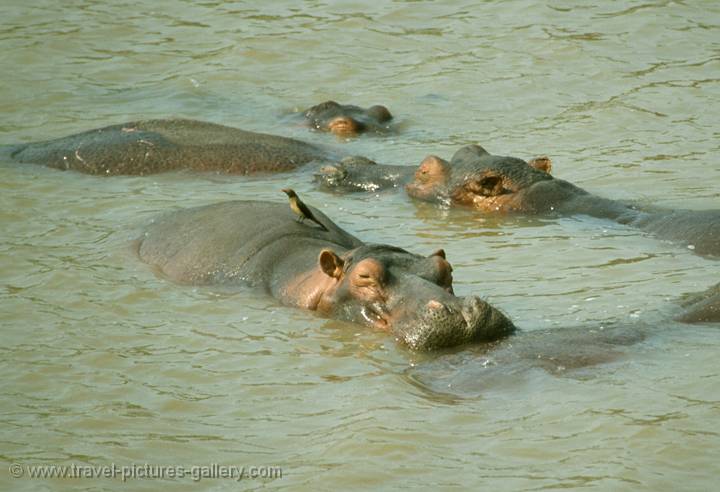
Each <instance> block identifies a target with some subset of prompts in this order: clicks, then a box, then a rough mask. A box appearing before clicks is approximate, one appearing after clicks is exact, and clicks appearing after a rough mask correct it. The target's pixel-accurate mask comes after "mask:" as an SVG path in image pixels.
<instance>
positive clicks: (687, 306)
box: [675, 283, 720, 323]
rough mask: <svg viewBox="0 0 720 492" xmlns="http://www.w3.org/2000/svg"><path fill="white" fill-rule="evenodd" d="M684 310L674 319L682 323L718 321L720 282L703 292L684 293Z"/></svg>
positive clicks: (719, 317)
mask: <svg viewBox="0 0 720 492" xmlns="http://www.w3.org/2000/svg"><path fill="white" fill-rule="evenodd" d="M681 305H682V306H683V308H684V312H683V313H682V314H681V315H680V316H678V317H676V318H675V319H676V320H678V321H681V322H683V323H720V283H719V284H717V285H715V286H713V287H710V288H709V289H708V290H706V291H705V292H700V293H696V294H689V295H686V296H685V297H684V299H683V301H682V303H681Z"/></svg>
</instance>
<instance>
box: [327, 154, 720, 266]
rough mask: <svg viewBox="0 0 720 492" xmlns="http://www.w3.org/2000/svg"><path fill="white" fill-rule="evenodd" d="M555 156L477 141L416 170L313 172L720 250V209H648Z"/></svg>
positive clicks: (345, 182)
mask: <svg viewBox="0 0 720 492" xmlns="http://www.w3.org/2000/svg"><path fill="white" fill-rule="evenodd" d="M550 167H551V164H550V160H549V159H548V158H546V157H544V158H535V159H532V160H530V161H528V162H526V161H524V160H522V159H518V158H515V157H506V156H497V155H492V154H490V153H488V152H487V151H486V150H485V149H483V148H482V147H480V146H478V145H468V146H466V147H463V148H461V149H460V150H458V151H457V152H456V153H455V155H454V156H453V158H452V159H451V160H450V161H449V162H448V161H445V160H443V159H441V158H439V157H436V156H428V157H426V158H425V159H424V160H423V162H422V163H421V164H420V166H419V167H418V168H416V169H413V168H409V167H406V166H385V165H379V164H373V163H367V162H362V161H361V162H360V163H355V162H354V163H346V164H343V163H341V164H337V165H328V166H324V167H322V168H321V170H320V172H319V173H318V174H317V175H316V179H317V180H318V181H319V182H320V183H321V185H322V186H323V187H325V188H331V189H337V190H341V191H360V190H365V191H377V190H381V189H383V188H388V187H404V189H405V191H406V192H407V194H408V195H409V196H411V197H413V198H415V199H418V200H423V201H431V202H438V203H442V204H445V205H447V206H465V207H471V208H473V209H475V210H477V211H478V212H480V213H483V214H508V213H522V214H533V215H535V214H556V215H570V214H585V215H590V216H593V217H598V218H606V219H612V220H615V221H617V222H620V223H622V224H627V225H630V226H634V227H638V228H640V229H642V230H644V231H647V232H649V233H651V234H653V235H655V236H657V237H660V238H663V239H670V240H673V241H678V242H684V243H686V244H688V245H689V246H691V247H692V249H693V251H695V253H697V254H699V255H703V256H720V210H701V211H696V210H675V211H671V210H663V209H655V210H647V211H642V210H640V209H638V208H637V207H635V206H631V205H627V204H624V203H621V202H617V201H614V200H609V199H607V198H601V197H598V196H596V195H592V194H590V193H588V192H587V191H585V190H583V189H582V188H579V187H577V186H575V185H573V184H571V183H569V182H567V181H564V180H562V179H556V178H554V177H553V176H552V175H551V174H550V172H549V171H550Z"/></svg>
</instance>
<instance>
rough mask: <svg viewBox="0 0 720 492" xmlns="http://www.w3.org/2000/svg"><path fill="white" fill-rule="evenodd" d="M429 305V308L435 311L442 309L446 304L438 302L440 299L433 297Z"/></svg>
mask: <svg viewBox="0 0 720 492" xmlns="http://www.w3.org/2000/svg"><path fill="white" fill-rule="evenodd" d="M427 307H428V308H429V309H432V310H434V311H437V310H438V309H442V308H443V307H445V306H443V305H442V303H440V302H438V301H436V300H434V299H433V300H431V301H428V303H427Z"/></svg>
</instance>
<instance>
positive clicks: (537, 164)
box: [528, 155, 552, 174]
mask: <svg viewBox="0 0 720 492" xmlns="http://www.w3.org/2000/svg"><path fill="white" fill-rule="evenodd" d="M528 164H530V166H531V167H534V168H535V169H539V170H540V171H543V172H546V173H548V174H550V171H552V160H551V159H550V158H549V157H548V156H546V155H542V156H540V157H535V158H533V159H530V160H529V161H528Z"/></svg>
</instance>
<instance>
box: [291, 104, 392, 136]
mask: <svg viewBox="0 0 720 492" xmlns="http://www.w3.org/2000/svg"><path fill="white" fill-rule="evenodd" d="M301 114H302V116H303V117H304V119H305V124H306V125H307V126H309V127H310V128H312V129H314V130H319V131H325V132H330V133H334V134H335V135H338V136H342V137H348V136H356V135H358V134H361V133H369V132H372V133H388V132H389V131H390V130H391V126H390V123H391V122H392V119H393V115H392V114H391V113H390V110H388V108H386V107H385V106H381V105H375V106H371V107H369V108H367V109H365V108H361V107H359V106H353V105H351V104H338V103H336V102H335V101H325V102H324V103H320V104H317V105H315V106H313V107H311V108H308V109H306V110H305V111H303V112H302V113H301Z"/></svg>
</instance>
